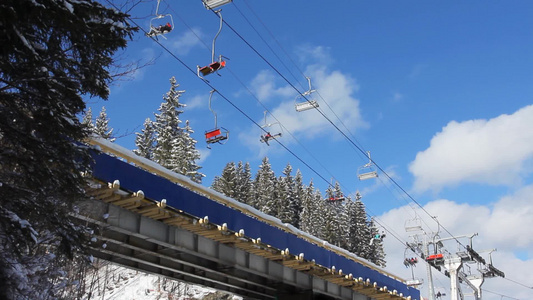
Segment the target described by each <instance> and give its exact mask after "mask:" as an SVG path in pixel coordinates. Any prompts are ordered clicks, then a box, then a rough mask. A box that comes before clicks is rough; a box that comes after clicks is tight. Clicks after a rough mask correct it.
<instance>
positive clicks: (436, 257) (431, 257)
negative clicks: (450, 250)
mask: <svg viewBox="0 0 533 300" xmlns="http://www.w3.org/2000/svg"><path fill="white" fill-rule="evenodd" d="M433 260H434V261H437V260H444V255H443V254H442V253H438V254H432V255H428V257H426V261H433Z"/></svg>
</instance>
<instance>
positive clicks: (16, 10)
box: [0, 0, 133, 299]
mask: <svg viewBox="0 0 533 300" xmlns="http://www.w3.org/2000/svg"><path fill="white" fill-rule="evenodd" d="M125 18H126V15H124V14H121V13H119V12H117V11H115V10H110V9H107V8H105V7H103V6H102V5H100V4H98V3H96V2H93V1H84V0H81V1H72V2H70V1H68V0H67V1H52V0H35V1H30V0H4V1H2V2H1V3H0V166H1V167H0V240H1V241H2V243H1V244H0V253H3V255H2V256H0V265H1V266H2V267H0V277H3V278H2V279H3V280H0V291H1V292H0V294H1V293H4V294H3V295H0V298H7V299H9V298H16V297H20V298H31V299H38V298H46V297H48V296H50V295H51V294H53V289H52V288H51V287H50V284H49V283H50V282H51V278H53V277H54V276H57V275H58V274H56V273H55V272H54V271H52V270H50V269H47V266H46V265H45V264H46V263H47V262H48V263H49V265H48V267H50V268H51V267H52V266H53V265H54V263H53V262H57V261H58V260H60V259H63V258H65V257H72V256H73V255H74V253H75V252H76V251H77V249H78V248H79V247H80V238H81V233H80V232H79V231H78V228H76V227H75V226H74V225H73V224H71V223H70V222H68V218H67V217H66V214H67V213H68V212H70V211H71V210H72V203H73V202H74V201H75V200H76V199H79V198H81V197H83V194H84V193H83V189H82V187H83V186H84V181H83V178H82V176H81V172H82V171H85V170H86V169H87V163H88V159H87V158H88V157H87V151H86V149H85V148H84V147H83V146H80V145H79V144H76V143H75V142H76V141H81V140H83V139H84V138H85V136H86V134H87V132H86V131H85V130H84V129H83V128H84V127H83V126H81V125H80V122H79V120H78V118H77V115H78V114H81V113H82V112H83V110H84V108H85V103H84V102H83V99H82V96H81V95H84V94H87V95H90V96H97V97H101V98H104V99H105V98H107V96H108V94H109V91H108V88H107V85H108V83H109V82H110V80H111V76H110V74H109V72H108V71H107V67H109V66H110V65H111V63H112V62H113V53H114V52H115V51H116V50H118V49H120V48H122V47H125V46H126V42H127V41H126V38H128V37H129V36H130V34H131V33H132V30H133V29H132V28H131V27H129V26H128V25H127V24H126V23H125ZM43 247H46V248H47V249H48V250H47V251H48V252H50V251H56V252H57V254H56V256H54V257H52V256H51V255H49V253H47V251H43V250H42V249H43ZM43 263H44V264H43ZM15 266H16V268H17V270H18V271H17V272H12V271H13V270H14V268H15ZM29 274H31V276H30V275H29ZM26 275H27V276H26ZM43 275H44V277H43ZM47 276H49V277H47ZM21 280H22V281H26V282H20V281H21ZM25 284H27V286H26V287H24V285H25Z"/></svg>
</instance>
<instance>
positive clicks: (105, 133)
mask: <svg viewBox="0 0 533 300" xmlns="http://www.w3.org/2000/svg"><path fill="white" fill-rule="evenodd" d="M93 132H94V133H96V134H97V135H99V136H101V137H103V138H104V139H106V140H109V141H111V142H114V141H115V138H113V128H111V129H110V128H109V118H108V117H107V112H106V109H105V106H102V110H101V111H100V114H99V115H98V117H97V118H96V120H95V122H94V127H93Z"/></svg>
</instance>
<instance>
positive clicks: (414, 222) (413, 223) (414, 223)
mask: <svg viewBox="0 0 533 300" xmlns="http://www.w3.org/2000/svg"><path fill="white" fill-rule="evenodd" d="M405 231H406V232H414V231H422V220H421V219H420V218H419V217H418V216H416V217H415V218H414V219H411V220H406V221H405Z"/></svg>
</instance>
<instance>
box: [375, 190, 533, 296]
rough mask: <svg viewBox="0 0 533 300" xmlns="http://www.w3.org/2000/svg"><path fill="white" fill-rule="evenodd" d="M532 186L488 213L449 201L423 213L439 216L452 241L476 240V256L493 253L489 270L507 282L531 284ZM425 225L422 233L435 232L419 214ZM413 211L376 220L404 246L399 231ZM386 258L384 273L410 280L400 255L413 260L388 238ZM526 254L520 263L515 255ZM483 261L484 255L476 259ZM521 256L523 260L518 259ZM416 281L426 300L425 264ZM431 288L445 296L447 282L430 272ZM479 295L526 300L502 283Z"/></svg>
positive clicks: (489, 282) (488, 284) (491, 282)
mask: <svg viewBox="0 0 533 300" xmlns="http://www.w3.org/2000/svg"><path fill="white" fill-rule="evenodd" d="M532 194H533V185H529V186H526V187H524V188H521V189H520V190H518V191H516V192H515V193H514V194H511V195H507V196H505V197H502V198H501V199H499V200H498V201H497V202H496V203H495V204H494V205H493V206H492V207H489V206H481V205H479V206H473V205H469V204H458V203H455V202H453V201H450V200H436V201H433V202H430V203H428V204H427V205H425V206H424V209H425V210H426V211H428V212H429V214H431V215H433V216H438V220H439V222H440V223H441V224H442V225H443V226H444V227H445V228H446V230H448V231H449V232H451V233H452V234H454V235H457V236H459V235H472V234H474V233H478V234H479V235H478V236H476V237H474V238H473V248H474V249H475V250H477V251H479V252H482V251H483V250H490V249H497V251H496V252H493V253H492V260H493V265H494V266H495V267H496V268H498V269H500V270H501V271H503V272H504V273H505V275H506V277H507V278H509V279H512V280H515V281H518V282H520V283H524V284H529V285H531V284H530V283H531V282H533V274H532V273H531V272H530V270H531V268H533V252H532V251H531V249H532V248H533V236H532V235H531V228H532V227H533V202H532V201H531V195H532ZM418 215H420V216H422V217H423V219H424V223H425V224H430V225H431V227H432V228H431V229H428V228H427V226H425V225H424V227H425V228H426V231H428V232H430V231H432V230H436V229H437V226H436V225H435V224H436V223H435V222H434V221H432V220H431V218H430V217H429V216H427V215H426V214H425V213H423V212H422V213H420V210H419V213H418ZM413 217H414V213H413V210H412V209H411V208H410V207H408V206H406V207H401V208H397V209H393V210H391V211H389V212H387V213H385V214H384V215H382V216H380V217H379V218H378V220H379V221H380V222H382V223H383V224H385V226H386V227H387V228H392V229H393V230H394V232H395V233H396V234H397V235H398V236H400V237H401V240H403V241H407V240H408V234H407V233H406V232H405V231H404V230H403V228H404V224H405V221H406V220H408V219H409V218H413ZM448 236H449V235H448V233H446V232H445V231H443V230H441V234H440V237H441V238H445V237H448ZM459 240H460V241H461V243H463V245H466V244H467V243H468V239H466V238H462V239H459ZM445 246H446V249H447V250H448V251H450V252H454V251H456V250H457V243H455V242H454V241H451V242H445ZM385 252H386V253H387V262H388V263H387V270H389V271H390V272H392V273H393V274H397V275H399V276H401V277H403V278H405V279H410V278H411V276H412V275H411V270H410V269H407V268H405V267H404V266H403V264H402V262H403V259H404V253H405V256H407V257H412V256H413V254H412V252H410V251H407V252H406V251H405V245H404V244H400V243H399V241H398V240H396V239H395V238H394V237H392V236H388V237H387V238H386V239H385ZM523 252H526V253H527V255H525V256H526V257H525V258H524V257H521V256H520V255H519V253H523ZM480 254H481V255H482V256H483V257H484V258H485V259H488V255H487V253H480ZM522 256H524V255H522ZM468 266H470V267H471V270H472V272H474V274H475V273H476V269H477V266H476V265H475V264H474V265H468ZM414 273H415V278H424V281H425V283H426V284H424V287H423V292H422V296H424V297H427V274H426V268H425V265H424V263H419V264H418V267H416V268H414ZM434 277H435V281H434V282H435V286H437V287H438V286H444V287H446V289H447V292H449V284H450V283H449V278H447V277H445V276H443V275H441V274H439V273H436V272H434ZM482 289H486V290H488V291H493V292H497V293H500V294H504V295H507V296H511V297H515V298H519V299H529V298H530V290H529V289H527V288H525V287H522V286H520V285H517V284H516V283H513V282H511V281H509V280H505V279H503V278H492V279H488V278H487V279H486V280H485V283H484V285H483V286H482ZM463 292H466V293H470V292H471V291H470V290H469V288H468V286H466V285H463ZM483 299H487V300H495V299H500V296H497V295H495V294H491V293H489V292H484V294H483Z"/></svg>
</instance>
